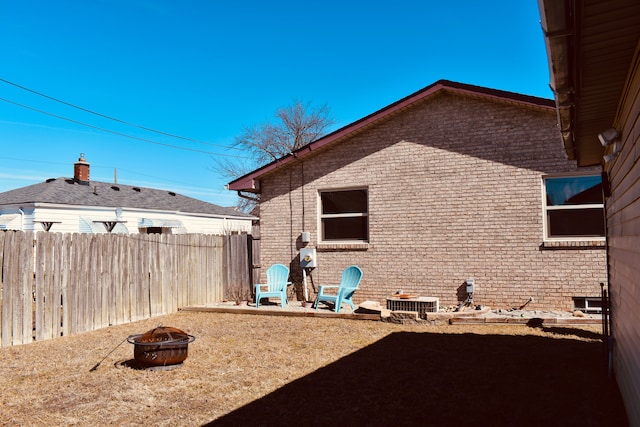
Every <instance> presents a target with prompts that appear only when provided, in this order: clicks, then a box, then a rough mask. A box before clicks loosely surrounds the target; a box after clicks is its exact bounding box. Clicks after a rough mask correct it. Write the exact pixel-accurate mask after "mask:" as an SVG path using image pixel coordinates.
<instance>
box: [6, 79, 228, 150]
mask: <svg viewBox="0 0 640 427" xmlns="http://www.w3.org/2000/svg"><path fill="white" fill-rule="evenodd" d="M0 82H4V83H6V84H9V85H11V86H14V87H17V88H20V89H22V90H26V91H27V92H31V93H33V94H36V95H38V96H42V97H43V98H47V99H50V100H52V101H55V102H59V103H61V104H64V105H67V106H69V107H72V108H76V109H78V110H81V111H84V112H86V113H89V114H94V115H96V116H100V117H103V118H105V119H108V120H113V121H115V122H118V123H122V124H125V125H127V126H133V127H135V128H138V129H143V130H146V131H149V132H154V133H157V134H160V135H165V136H170V137H172V138H178V139H182V140H184V141H190V142H197V143H198V144H204V145H211V146H215V147H222V148H227V149H233V150H238V149H239V148H238V147H233V146H229V145H221V144H213V143H211V142H205V141H200V140H197V139H192V138H187V137H184V136H180V135H175V134H172V133H168V132H163V131H160V130H156V129H152V128H148V127H144V126H141V125H137V124H135V123H130V122H127V121H124V120H121V119H118V118H115V117H111V116H107V115H106V114H102V113H98V112H96V111H92V110H89V109H87V108H83V107H80V106H78V105H75V104H71V103H70V102H66V101H63V100H61V99H58V98H54V97H53V96H49V95H46V94H44V93H41V92H38V91H35V90H33V89H29V88H28V87H24V86H21V85H19V84H17V83H13V82H10V81H9V80H5V79H3V78H0Z"/></svg>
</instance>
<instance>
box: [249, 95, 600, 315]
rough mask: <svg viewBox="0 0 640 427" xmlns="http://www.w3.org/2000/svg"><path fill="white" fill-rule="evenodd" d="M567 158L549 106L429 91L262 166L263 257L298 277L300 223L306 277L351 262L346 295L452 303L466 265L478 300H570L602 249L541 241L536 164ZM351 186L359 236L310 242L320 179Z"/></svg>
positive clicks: (588, 280) (325, 278)
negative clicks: (322, 144) (365, 225)
mask: <svg viewBox="0 0 640 427" xmlns="http://www.w3.org/2000/svg"><path fill="white" fill-rule="evenodd" d="M572 171H578V169H577V167H576V164H575V162H574V161H568V160H566V157H565V155H564V152H563V149H562V144H561V141H560V138H559V136H558V129H557V126H556V116H555V112H554V111H553V110H551V109H544V108H536V107H529V106H524V105H522V104H516V103H510V102H501V101H496V100H493V99H488V98H483V97H474V96H463V95H460V94H450V93H446V92H444V91H443V92H439V93H437V94H436V95H434V96H431V97H429V98H427V99H426V100H424V101H422V102H421V103H420V104H419V105H417V106H413V107H412V108H410V109H407V110H404V111H402V112H401V113H399V114H396V115H395V116H393V117H390V118H389V119H388V120H385V121H384V122H382V123H378V124H376V125H374V126H371V127H369V128H367V129H365V130H364V131H362V132H360V133H358V134H357V135H354V136H351V137H350V138H348V139H345V140H344V141H341V142H338V143H336V144H333V145H331V146H330V147H326V148H324V149H322V150H318V153H317V154H315V155H313V156H305V157H304V159H300V160H298V161H296V162H293V163H291V164H289V165H287V166H285V167H282V168H280V169H277V170H276V171H274V172H272V173H270V174H267V175H265V176H263V177H262V180H261V183H260V184H261V188H262V194H261V200H262V202H261V206H260V223H261V254H262V265H263V266H265V268H264V269H263V270H266V267H267V266H269V265H271V264H272V263H284V264H286V265H290V266H291V268H292V278H293V280H294V282H297V283H300V281H301V272H300V267H299V259H298V258H297V256H298V250H299V249H300V247H302V244H301V242H300V233H301V232H302V231H308V232H310V233H311V242H310V243H309V244H308V246H309V247H317V248H318V268H316V269H315V270H314V271H313V272H312V275H311V278H312V281H309V282H308V283H309V285H310V288H311V287H312V285H315V286H316V287H317V286H318V285H322V284H336V283H338V282H339V279H340V273H341V271H342V269H344V268H345V267H347V266H348V265H351V264H356V265H358V266H360V267H361V268H362V269H363V271H364V276H363V281H362V284H361V287H360V290H359V291H358V292H356V294H355V295H354V301H355V302H361V301H363V300H376V301H380V302H381V303H384V301H385V298H386V297H388V296H390V295H391V294H393V293H394V292H396V291H397V290H399V289H402V290H403V291H405V292H408V293H412V294H417V295H421V296H435V297H439V298H440V305H441V306H446V305H457V304H458V303H459V301H460V300H461V299H462V298H463V297H464V295H463V294H462V293H461V291H460V289H462V285H463V282H464V280H465V279H467V278H474V279H475V287H476V293H475V303H476V304H481V305H485V306H490V307H493V308H509V307H517V306H520V305H522V304H524V303H525V302H527V300H528V299H529V298H530V297H533V298H534V300H535V301H534V302H533V303H530V304H529V305H528V307H529V308H532V309H571V308H572V300H571V297H572V296H593V295H599V292H600V286H599V283H600V282H602V281H606V255H605V251H604V249H601V248H594V247H586V248H583V247H579V248H578V249H576V248H575V247H572V248H567V249H563V248H560V249H558V248H554V250H550V249H544V248H542V243H543V212H542V191H543V190H542V180H541V177H542V176H544V175H545V174H550V173H562V172H572ZM579 172H580V173H583V172H584V170H583V169H581V170H580V171H579ZM350 187H363V188H367V189H368V191H369V234H370V236H369V243H368V244H360V245H327V244H323V243H318V240H319V236H318V225H319V219H318V218H319V203H318V202H319V196H318V191H319V190H339V189H346V188H350ZM262 274H263V275H264V272H263V273H262Z"/></svg>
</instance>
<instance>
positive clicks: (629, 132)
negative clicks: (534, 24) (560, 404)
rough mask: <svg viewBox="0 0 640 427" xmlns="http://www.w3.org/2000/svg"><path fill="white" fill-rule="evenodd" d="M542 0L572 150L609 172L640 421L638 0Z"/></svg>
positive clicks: (611, 248)
mask: <svg viewBox="0 0 640 427" xmlns="http://www.w3.org/2000/svg"><path fill="white" fill-rule="evenodd" d="M539 6H540V15H541V18H542V27H543V30H544V32H545V36H546V41H547V52H548V55H549V63H550V64H549V65H550V67H549V68H550V70H551V86H552V88H553V90H554V92H555V98H556V103H557V106H558V110H559V114H558V118H559V122H560V129H561V130H562V131H563V132H562V137H563V140H564V144H565V147H566V150H567V154H568V155H569V157H570V158H572V159H576V160H577V162H578V166H585V167H591V166H598V167H601V168H602V170H603V172H604V178H605V186H604V187H605V189H606V190H607V191H606V193H607V196H608V197H606V203H605V204H606V208H605V209H606V219H607V253H608V260H609V262H608V268H609V291H610V295H611V322H612V325H611V331H612V335H613V338H614V340H615V341H614V342H613V345H612V346H611V348H612V349H613V358H612V360H613V367H614V369H615V372H616V378H617V381H618V386H619V388H620V392H621V393H622V396H623V399H624V401H625V405H626V409H627V415H628V416H629V422H630V424H631V425H632V426H640V404H639V403H640V281H639V279H638V278H639V277H640V163H639V162H638V160H639V159H640V2H639V1H638V0H608V1H582V2H558V1H555V0H539ZM599 135H600V136H601V138H602V143H601V142H600V138H599ZM601 165H602V166H601Z"/></svg>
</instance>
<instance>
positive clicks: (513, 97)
mask: <svg viewBox="0 0 640 427" xmlns="http://www.w3.org/2000/svg"><path fill="white" fill-rule="evenodd" d="M441 90H448V91H452V92H456V93H463V94H470V95H475V96H478V95H480V96H483V97H486V98H490V99H495V100H499V101H505V100H509V101H510V102H515V103H518V104H523V105H527V106H530V107H535V108H543V109H553V101H551V100H548V99H544V98H538V97H534V96H528V95H521V94H516V93H511V92H506V91H500V90H494V89H488V88H483V87H479V86H472V85H467V84H462V83H456V82H451V81H447V80H439V81H437V82H435V83H433V84H432V85H430V86H427V87H425V88H423V89H421V90H419V91H417V92H415V93H413V94H411V95H409V96H406V97H404V98H402V99H400V100H399V101H396V102H394V103H392V104H390V105H388V106H386V107H384V108H382V109H380V110H378V111H376V112H374V113H372V114H370V115H368V116H365V117H363V118H362V119H360V120H357V121H355V122H353V123H351V124H349V125H347V126H344V127H342V128H340V129H338V130H336V131H334V132H332V133H330V134H328V135H326V136H324V137H322V138H319V139H317V140H316V141H314V142H312V143H310V144H307V145H305V146H303V147H301V148H299V149H298V150H296V151H295V152H293V153H291V154H288V155H286V156H284V157H282V158H280V159H278V160H275V161H273V162H271V163H269V164H268V165H265V166H263V167H261V168H258V169H256V170H255V171H253V172H250V173H248V174H246V175H244V176H242V177H240V178H238V179H236V180H234V181H231V182H230V183H229V184H228V185H227V188H228V189H229V190H234V191H246V192H251V193H260V181H259V180H258V178H260V177H262V176H264V175H265V174H268V173H270V172H272V171H274V170H276V169H278V168H280V167H282V166H285V165H287V164H288V163H290V162H293V161H295V160H296V159H299V158H301V157H304V156H306V155H309V154H310V153H311V152H313V151H317V150H318V149H320V148H323V147H325V146H327V145H329V144H332V143H334V142H337V141H339V140H341V139H343V138H346V137H348V136H352V135H354V134H356V133H358V132H361V131H362V130H364V129H366V128H368V127H369V126H372V125H373V124H375V123H377V122H378V121H380V120H383V119H386V118H388V117H390V116H392V115H394V114H396V113H398V112H400V111H402V110H404V109H405V108H409V107H410V106H411V105H413V104H415V103H416V102H419V101H421V100H423V99H425V98H427V97H429V96H431V95H433V94H435V93H436V92H439V91H441Z"/></svg>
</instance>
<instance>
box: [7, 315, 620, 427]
mask: <svg viewBox="0 0 640 427" xmlns="http://www.w3.org/2000/svg"><path fill="white" fill-rule="evenodd" d="M159 324H162V325H165V326H173V327H176V328H179V329H182V330H184V331H187V332H189V333H190V334H192V335H195V336H196V341H195V342H194V343H192V344H190V345H189V357H188V358H187V360H186V361H185V362H184V365H183V366H182V367H180V368H178V369H175V370H171V371H163V372H149V371H143V370H136V369H132V368H129V367H127V362H128V361H130V360H131V359H132V358H133V345H131V344H129V343H127V342H124V343H122V344H121V345H120V346H118V344H119V343H121V342H122V341H123V340H124V339H125V338H126V337H127V336H128V335H131V334H136V333H143V332H145V331H147V330H149V329H152V328H154V327H156V326H158V325H159ZM116 346H118V347H117V348H116V350H115V351H113V353H111V354H110V355H109V356H108V357H107V358H106V359H105V360H104V361H103V362H102V363H101V364H100V366H99V367H98V368H97V369H96V370H94V371H91V368H92V367H94V366H95V365H96V364H97V363H98V362H100V360H101V359H103V358H104V357H105V356H107V354H108V353H109V352H110V351H111V350H112V349H114V348H115V347H116ZM602 356H603V354H602V345H601V343H600V340H599V328H597V327H582V328H560V327H558V328H544V329H540V328H529V327H526V326H508V325H497V326H485V325H478V326H469V325H466V326H462V325H460V326H455V325H452V326H429V325H424V324H411V325H398V324H390V323H383V322H373V321H355V320H344V319H324V318H303V317H271V316H257V315H242V314H221V313H187V312H182V313H178V314H174V315H170V316H165V317H162V318H157V319H152V320H148V321H142V322H137V323H134V324H129V325H123V326H116V327H111V328H108V329H103V330H100V331H96V332H91V333H85V334H81V335H77V336H71V337H64V338H60V339H58V340H54V341H46V342H41V343H35V344H30V345H25V346H17V347H12V348H4V349H1V350H0V383H1V385H0V424H2V425H34V426H39V425H42V426H45V425H46V426H52V425H79V426H84V425H134V424H144V425H154V426H155V425H158V426H160V425H165V426H197V425H205V424H210V425H212V426H218V425H219V426H226V425H230V426H243V425H255V426H261V425H263V426H272V425H287V426H291V425H318V426H324V425H367V426H378V425H385V426H392V425H393V426H402V425H423V426H425V425H429V426H449V425H463V426H466V425H473V426H481V425H494V426H511V425H513V426H543V425H544V426H555V425H557V426H568V425H587V426H625V425H627V420H626V416H625V415H624V408H623V406H622V404H621V401H620V397H619V394H618V390H617V388H616V387H615V384H612V383H611V382H609V381H608V380H607V377H606V371H605V363H604V361H603V357H602Z"/></svg>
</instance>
